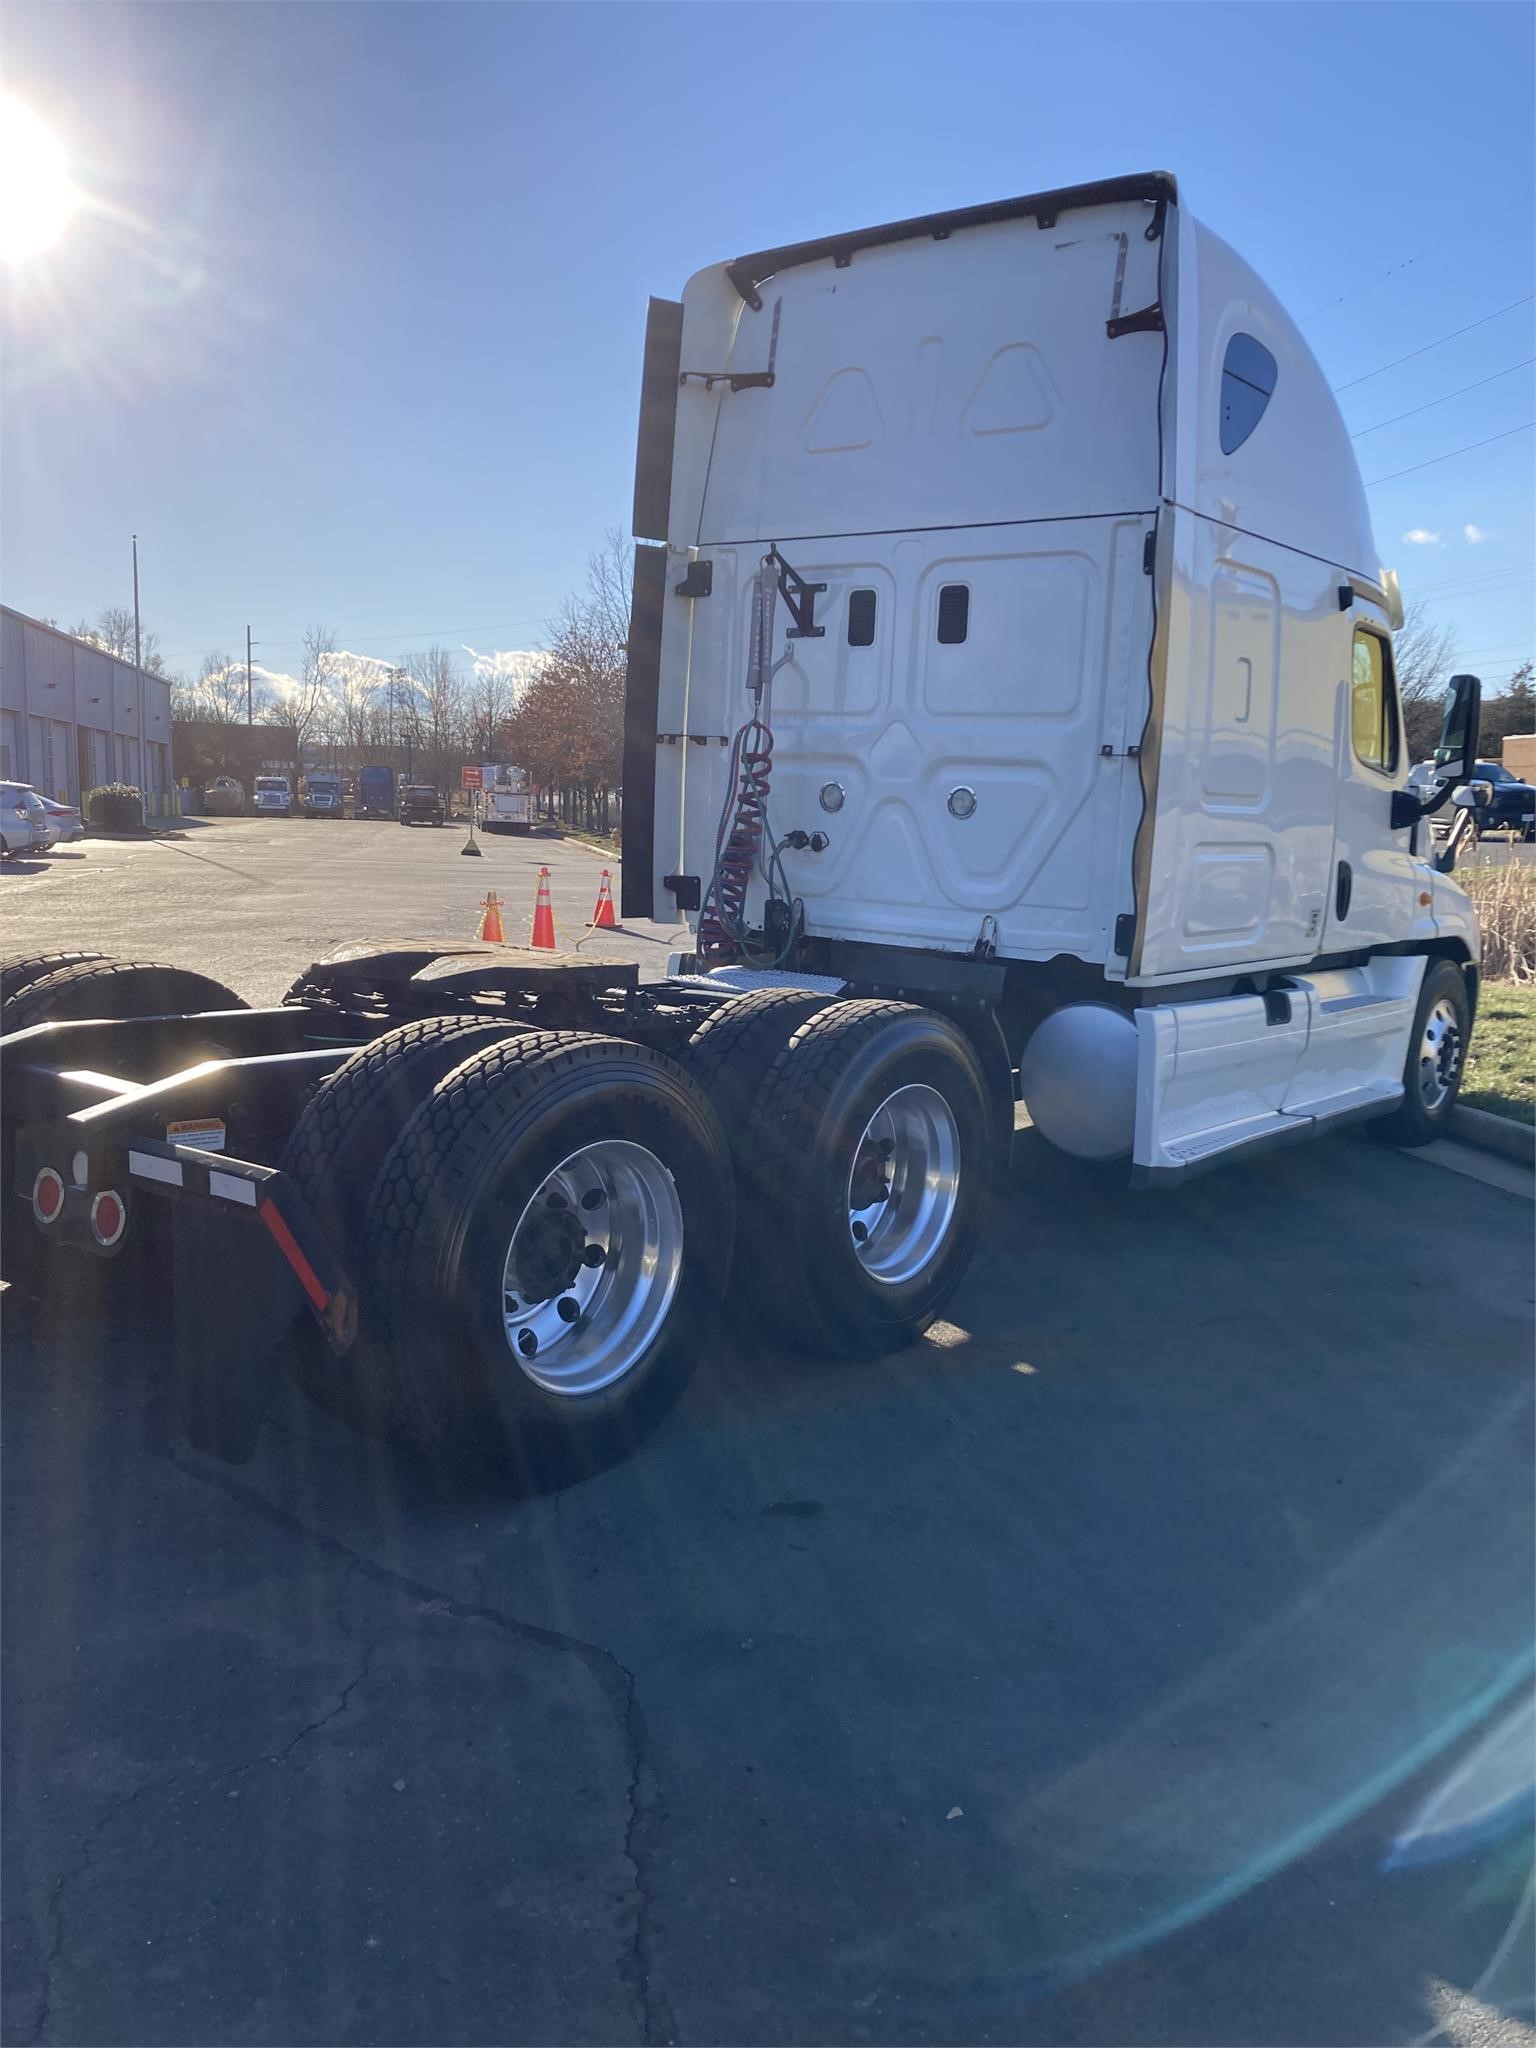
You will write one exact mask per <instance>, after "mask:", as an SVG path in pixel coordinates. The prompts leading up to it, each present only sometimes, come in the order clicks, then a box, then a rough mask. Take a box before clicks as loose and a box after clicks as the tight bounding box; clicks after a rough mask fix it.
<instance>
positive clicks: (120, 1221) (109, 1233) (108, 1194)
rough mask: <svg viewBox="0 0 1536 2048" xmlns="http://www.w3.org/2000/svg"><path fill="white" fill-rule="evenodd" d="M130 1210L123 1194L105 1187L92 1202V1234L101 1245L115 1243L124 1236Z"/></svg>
mask: <svg viewBox="0 0 1536 2048" xmlns="http://www.w3.org/2000/svg"><path fill="white" fill-rule="evenodd" d="M127 1222H128V1211H127V1209H126V1208H125V1207H124V1205H123V1198H122V1196H121V1195H119V1194H117V1193H115V1192H114V1191H113V1189H111V1188H103V1189H102V1191H101V1193H100V1194H99V1195H97V1196H96V1197H95V1199H94V1200H93V1201H92V1203H91V1234H92V1236H93V1237H94V1238H95V1239H96V1242H97V1243H98V1244H99V1245H113V1244H116V1243H117V1240H118V1239H119V1238H120V1237H121V1236H122V1234H123V1230H124V1227H125V1226H126V1224H127Z"/></svg>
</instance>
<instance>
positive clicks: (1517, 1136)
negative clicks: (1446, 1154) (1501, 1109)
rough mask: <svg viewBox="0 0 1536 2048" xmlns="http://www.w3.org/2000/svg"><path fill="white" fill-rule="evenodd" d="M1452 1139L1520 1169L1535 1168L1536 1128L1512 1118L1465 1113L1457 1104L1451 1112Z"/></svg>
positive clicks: (1481, 1111) (1472, 1111) (1482, 1111)
mask: <svg viewBox="0 0 1536 2048" xmlns="http://www.w3.org/2000/svg"><path fill="white" fill-rule="evenodd" d="M1450 1135H1451V1136H1452V1137H1453V1138H1459V1139H1460V1141H1461V1142H1462V1144H1463V1145H1476V1146H1477V1147H1478V1149H1479V1150H1480V1151H1483V1152H1496V1153H1498V1155H1499V1157H1500V1158H1501V1159H1513V1160H1514V1161H1515V1163H1516V1165H1517V1166H1530V1165H1532V1164H1533V1155H1536V1126H1533V1125H1531V1124H1520V1123H1516V1122H1515V1120H1514V1118H1513V1117H1512V1116H1494V1115H1493V1114H1492V1112H1491V1111H1489V1110H1486V1109H1464V1108H1463V1107H1462V1105H1461V1104H1460V1103H1457V1105H1456V1107H1455V1108H1454V1109H1453V1110H1452V1111H1451V1130H1450Z"/></svg>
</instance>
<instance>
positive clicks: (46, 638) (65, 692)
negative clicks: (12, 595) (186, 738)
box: [0, 606, 171, 807]
mask: <svg viewBox="0 0 1536 2048" xmlns="http://www.w3.org/2000/svg"><path fill="white" fill-rule="evenodd" d="M170 743H171V686H170V684H169V683H168V682H167V681H166V679H165V677H164V676H153V675H149V674H147V673H146V672H145V671H144V670H143V669H135V667H134V665H133V663H132V662H131V661H119V660H118V659H117V658H116V656H114V655H111V654H107V653H105V652H104V651H103V650H102V649H101V648H100V647H93V646H92V645H91V644H90V642H89V641H87V640H76V639H74V638H73V637H72V636H71V635H70V634H68V633H61V632H60V631H59V630H58V628H57V627H56V626H45V625H44V624H43V623H42V621H41V620H40V619H29V618H27V617H26V616H25V615H24V614H23V613H21V612H15V611H12V610H11V609H10V608H9V607H8V606H6V607H0V780H12V781H17V782H30V783H31V785H32V787H33V788H34V789H36V790H38V791H40V792H41V794H42V795H44V796H51V797H55V798H57V799H58V800H59V801H60V802H62V803H71V804H78V803H79V802H80V801H81V799H82V798H83V797H84V796H85V794H86V793H87V791H89V790H92V789H98V788H100V786H101V785H102V784H103V783H106V782H129V783H132V784H133V785H134V786H135V787H136V788H138V789H141V790H142V791H143V792H144V795H145V797H146V798H151V799H153V798H155V797H158V796H163V795H164V794H165V792H167V791H168V790H169V789H170V787H171V744H170ZM151 807H153V806H151Z"/></svg>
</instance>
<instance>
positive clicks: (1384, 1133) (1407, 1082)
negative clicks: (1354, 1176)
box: [1370, 960, 1472, 1145]
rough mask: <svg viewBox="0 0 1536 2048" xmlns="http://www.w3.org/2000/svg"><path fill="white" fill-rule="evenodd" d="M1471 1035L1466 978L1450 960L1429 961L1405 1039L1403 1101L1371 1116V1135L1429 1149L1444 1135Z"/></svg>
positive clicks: (1384, 1141) (1393, 1142)
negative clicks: (1382, 1112)
mask: <svg viewBox="0 0 1536 2048" xmlns="http://www.w3.org/2000/svg"><path fill="white" fill-rule="evenodd" d="M1471 1035H1472V1004H1471V1000H1470V998H1469V997H1468V995H1467V981H1466V976H1465V975H1464V974H1463V973H1462V971H1461V969H1460V968H1459V967H1458V966H1457V965H1456V963H1455V961H1454V960H1431V961H1430V963H1429V966H1428V967H1427V968H1426V970H1425V973H1424V985H1423V987H1422V988H1421V989H1420V990H1419V1005H1418V1008H1417V1009H1416V1010H1415V1011H1414V1016H1413V1030H1412V1032H1411V1033H1410V1035H1409V1039H1408V1057H1407V1059H1406V1060H1405V1062H1404V1064H1403V1099H1402V1101H1401V1102H1400V1103H1399V1104H1398V1106H1397V1108H1396V1109H1394V1110H1393V1111H1392V1113H1391V1115H1390V1116H1382V1117H1374V1118H1372V1120H1371V1124H1370V1131H1371V1134H1372V1136H1373V1137H1376V1138H1379V1139H1380V1140H1381V1142H1382V1143H1383V1144H1384V1145H1431V1144H1433V1143H1434V1141H1435V1139H1436V1138H1443V1137H1444V1136H1445V1133H1446V1130H1447V1128H1448V1127H1449V1125H1450V1120H1451V1111H1452V1110H1453V1109H1454V1108H1455V1107H1456V1097H1457V1096H1458V1094H1460V1092H1461V1077H1462V1074H1463V1072H1464V1071H1465V1068H1466V1063H1467V1041H1468V1039H1469V1038H1470V1037H1471Z"/></svg>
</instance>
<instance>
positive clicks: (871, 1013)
mask: <svg viewBox="0 0 1536 2048" xmlns="http://www.w3.org/2000/svg"><path fill="white" fill-rule="evenodd" d="M745 1146H746V1150H747V1155H748V1157H749V1159H750V1171H749V1172H747V1173H746V1174H744V1175H743V1176H742V1178H741V1181H740V1194H741V1222H740V1229H739V1234H738V1242H739V1244H740V1245H741V1248H742V1251H743V1254H744V1256H743V1258H742V1260H741V1261H740V1262H739V1278H740V1282H741V1286H742V1293H743V1295H744V1298H745V1299H746V1300H748V1301H749V1302H750V1303H751V1305H752V1306H753V1308H754V1309H755V1310H756V1312H757V1313H758V1314H759V1315H760V1316H761V1317H762V1318H763V1319H764V1320H765V1321H768V1322H770V1323H772V1324H773V1325H774V1326H776V1327H777V1328H778V1329H779V1330H781V1331H782V1332H783V1333H784V1334H785V1335H786V1336H787V1337H790V1338H793V1339H795V1340H797V1341H798V1342H800V1343H802V1344H810V1345H812V1346H813V1347H815V1348H816V1349H818V1350H821V1351H824V1352H827V1353H828V1354H830V1355H832V1356H834V1357H845V1358H874V1357H879V1356H881V1355H883V1354H884V1353H886V1352H889V1351H896V1350H900V1349H901V1348H902V1347H903V1346H904V1345H906V1344H909V1343H911V1342H912V1341H913V1339H914V1338H915V1337H917V1336H918V1335H920V1334H921V1332H922V1331H923V1330H924V1329H925V1328H926V1327H927V1325H928V1324H929V1323H930V1322H932V1321H933V1319H934V1317H935V1316H936V1315H937V1314H938V1312H939V1310H940V1309H941V1308H943V1307H944V1305H945V1303H946V1302H947V1301H948V1300H949V1298H950V1296H951V1295H952V1294H953V1293H954V1291H955V1289H956V1288H957V1287H958V1286H959V1284H960V1281H961V1279H962V1277H963V1276H964V1273H965V1269H966V1266H967V1265H968V1264H969V1262H970V1258H971V1253H972V1251H973V1250H974V1248H975V1243H976V1236H977V1232H978V1231H979V1229H980V1227H981V1222H982V1217H983V1214H984V1211H985V1207H986V1197H987V1194H988V1191H989V1188H990V1184H991V1178H992V1163H993V1158H994V1153H995V1146H994V1143H993V1136H992V1129H991V1117H990V1112H989V1108H988V1097H987V1084H986V1079H985V1076H984V1075H983V1073H982V1069H981V1065H980V1063H979V1061H978V1060H977V1057H976V1054H975V1052H974V1051H973V1049H972V1047H971V1046H970V1044H969V1042H968V1041H967V1039H966V1038H965V1036H964V1034H963V1033H962V1032H960V1031H959V1030H958V1029H957V1028H956V1026H955V1025H953V1024H951V1023H950V1022H949V1021H948V1019H947V1018H944V1017H941V1016H939V1015H938V1014H937V1013H936V1012H935V1011H932V1010H924V1009H919V1008H917V1007H916V1006H915V1005H913V1004H910V1003H895V1002H874V1001H853V1002H836V1003H829V1004H828V1005H827V1006H826V1008H824V1009H823V1010H821V1011H819V1012H818V1014H817V1015H815V1016H813V1017H811V1018H810V1019H809V1020H808V1021H807V1022H806V1023H804V1024H802V1025H801V1026H800V1028H799V1029H798V1030H797V1031H796V1032H795V1034H794V1036H793V1037H792V1038H791V1039H790V1041H789V1043H788V1044H787V1045H786V1046H785V1047H784V1049H783V1051H782V1052H780V1054H779V1055H778V1057H777V1059H776V1060H775V1061H774V1062H773V1064H772V1066H771V1067H770V1068H769V1070H768V1073H767V1075H766V1077H765V1078H764V1081H763V1083H762V1086H761V1088H760V1089H759V1090H758V1094H757V1098H756V1100H755V1101H754V1103H753V1105H752V1110H751V1113H750V1115H749V1117H748V1120H747V1128H746V1137H745Z"/></svg>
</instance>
